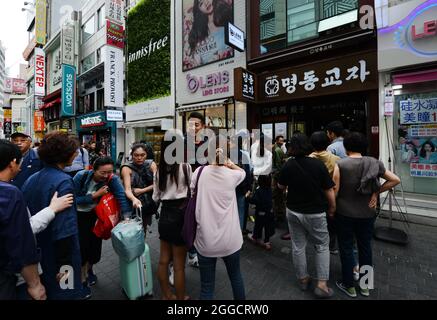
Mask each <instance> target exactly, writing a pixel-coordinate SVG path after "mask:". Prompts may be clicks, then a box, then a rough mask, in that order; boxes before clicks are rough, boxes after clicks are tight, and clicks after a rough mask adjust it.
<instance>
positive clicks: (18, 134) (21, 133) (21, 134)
mask: <svg viewBox="0 0 437 320" xmlns="http://www.w3.org/2000/svg"><path fill="white" fill-rule="evenodd" d="M17 137H25V138H29V139H30V140H32V137H31V136H29V135H28V134H25V133H23V132H14V133H13V134H12V135H11V139H15V138H17Z"/></svg>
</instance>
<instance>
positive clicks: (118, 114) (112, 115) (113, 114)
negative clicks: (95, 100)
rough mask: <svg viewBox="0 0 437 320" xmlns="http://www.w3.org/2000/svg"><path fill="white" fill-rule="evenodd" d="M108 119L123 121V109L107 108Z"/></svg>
mask: <svg viewBox="0 0 437 320" xmlns="http://www.w3.org/2000/svg"><path fill="white" fill-rule="evenodd" d="M106 121H123V111H122V110H106Z"/></svg>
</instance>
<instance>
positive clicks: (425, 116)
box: [399, 98, 437, 125]
mask: <svg viewBox="0 0 437 320" xmlns="http://www.w3.org/2000/svg"><path fill="white" fill-rule="evenodd" d="M399 108H400V117H401V124H405V125H414V124H419V123H423V124H433V123H437V98H433V99H417V100H403V101H401V102H400V106H399Z"/></svg>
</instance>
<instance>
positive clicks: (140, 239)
mask: <svg viewBox="0 0 437 320" xmlns="http://www.w3.org/2000/svg"><path fill="white" fill-rule="evenodd" d="M134 210H135V211H134V216H133V217H132V219H128V220H124V221H122V222H120V223H119V224H117V225H116V226H115V227H114V229H112V232H111V242H112V247H113V248H114V251H115V252H116V253H117V255H118V256H119V257H120V258H122V259H123V260H124V261H126V262H131V261H133V260H135V259H136V258H138V257H139V256H141V255H142V254H143V252H144V250H145V241H144V236H145V235H144V229H143V224H142V219H141V217H140V214H139V213H138V212H139V210H140V209H139V208H136V209H134Z"/></svg>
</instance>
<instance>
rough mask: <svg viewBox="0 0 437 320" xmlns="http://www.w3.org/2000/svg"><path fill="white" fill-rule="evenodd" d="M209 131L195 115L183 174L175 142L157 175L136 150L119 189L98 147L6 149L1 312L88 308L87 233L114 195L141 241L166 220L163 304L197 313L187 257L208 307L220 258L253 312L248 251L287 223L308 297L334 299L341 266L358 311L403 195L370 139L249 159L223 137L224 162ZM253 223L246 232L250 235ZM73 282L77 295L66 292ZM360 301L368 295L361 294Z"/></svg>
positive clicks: (57, 141)
mask: <svg viewBox="0 0 437 320" xmlns="http://www.w3.org/2000/svg"><path fill="white" fill-rule="evenodd" d="M203 129H205V118H204V116H203V115H202V114H200V113H196V112H193V113H191V115H190V117H189V119H188V128H187V133H186V135H185V136H184V137H181V139H182V140H183V141H187V140H188V137H190V138H193V141H194V144H195V147H194V148H193V149H192V150H191V149H190V148H187V147H186V148H184V150H185V154H184V161H183V162H181V163H171V162H170V161H168V159H166V157H165V156H163V155H164V154H166V153H167V152H170V153H171V152H172V151H171V150H172V149H171V148H172V146H171V144H172V142H171V141H165V140H163V141H162V145H161V157H160V159H159V162H158V163H155V161H154V160H153V159H150V158H151V155H150V149H149V148H148V147H147V145H145V144H144V143H136V144H134V145H133V146H132V150H131V159H132V160H131V161H129V162H128V163H125V164H124V165H122V166H121V168H120V174H119V175H117V174H115V171H116V170H115V168H114V162H113V160H112V159H111V158H110V157H106V156H102V155H101V154H99V152H98V151H96V148H95V142H91V143H90V147H87V148H84V147H83V146H80V143H79V141H78V139H77V138H76V137H74V136H71V135H68V134H66V133H62V132H57V131H56V132H51V133H49V134H47V135H46V136H45V137H44V139H43V140H42V141H41V142H40V144H39V146H38V147H37V148H32V147H31V145H32V141H31V138H30V137H29V136H27V135H25V134H22V133H16V134H14V135H12V137H11V141H7V140H1V141H0V155H1V157H0V299H35V300H43V299H88V298H90V297H91V289H90V287H91V286H93V285H95V284H96V283H97V281H98V278H97V275H96V274H95V272H94V270H93V266H94V265H95V264H97V263H98V262H99V261H100V259H101V251H102V239H101V238H99V237H97V236H96V234H94V232H93V227H94V225H95V224H96V221H97V219H98V218H97V216H96V213H95V208H96V206H97V204H98V202H99V199H100V198H101V197H102V196H104V195H106V194H108V193H109V192H110V193H112V194H113V195H114V197H115V198H116V199H117V201H118V204H119V206H120V211H121V220H123V219H124V220H126V219H129V218H130V217H131V216H132V213H133V211H135V210H139V211H140V212H141V217H142V221H143V227H144V229H145V230H147V228H149V227H150V225H151V224H152V221H153V219H152V217H153V216H154V215H156V216H157V217H158V215H159V220H158V232H159V239H160V256H159V266H158V272H157V278H158V280H159V284H160V289H161V295H162V299H165V300H175V299H177V300H186V299H190V297H189V296H187V295H186V292H185V266H186V261H187V257H188V264H189V265H191V266H193V267H198V268H199V271H200V299H213V298H214V288H215V270H216V263H217V259H218V258H220V259H223V261H224V263H225V265H226V270H227V273H228V276H229V280H230V282H231V286H232V292H233V297H234V299H237V300H244V299H246V293H245V286H244V280H243V279H244V277H243V274H242V273H241V269H240V253H241V250H242V245H243V241H244V237H245V236H246V237H247V240H248V241H249V242H251V243H253V244H255V245H257V246H259V247H260V248H263V249H265V250H272V243H271V241H270V239H271V237H272V236H273V235H274V234H275V229H276V228H277V225H278V223H280V222H284V223H286V225H287V228H288V230H287V232H286V233H285V234H283V235H282V236H281V238H282V239H283V240H291V247H292V263H293V265H294V270H295V272H296V278H297V280H296V284H297V285H298V286H299V287H300V288H301V290H303V291H306V290H309V288H310V287H311V288H313V292H314V294H315V296H316V297H317V298H330V297H332V296H333V294H334V291H333V289H332V288H330V287H329V286H328V281H329V276H330V260H331V255H335V254H338V253H339V254H340V260H341V264H342V278H341V279H339V280H338V281H337V282H336V286H337V287H338V289H339V290H341V291H342V292H344V293H345V294H347V295H348V296H350V297H356V296H357V291H356V287H355V285H356V284H355V281H357V280H359V278H360V276H361V274H360V272H359V270H360V267H361V266H370V267H371V266H373V262H372V245H371V239H372V232H373V226H374V223H375V218H376V206H377V202H378V196H379V194H380V193H383V192H386V191H388V190H390V189H392V188H394V187H395V186H396V185H397V184H398V183H400V180H399V178H398V177H397V176H396V175H394V174H393V173H392V172H390V171H388V170H387V169H385V167H384V165H383V163H382V162H381V161H378V160H377V159H374V158H372V157H367V156H365V154H366V150H367V140H366V137H365V136H364V135H363V134H361V133H358V132H346V131H345V130H344V128H343V125H342V123H341V122H339V121H335V122H333V123H330V124H328V125H327V130H326V131H319V132H315V133H313V134H312V135H311V137H307V136H306V135H304V134H302V133H300V132H295V133H294V134H293V136H292V137H291V139H290V141H289V142H288V143H285V141H284V137H282V136H278V137H275V143H274V145H272V143H271V142H270V141H268V139H265V138H266V137H263V135H261V137H260V139H257V140H256V141H255V142H254V143H253V144H252V145H250V144H248V143H245V142H244V141H247V138H250V137H247V134H245V133H240V134H236V135H235V136H233V137H225V138H224V139H225V141H227V146H226V148H223V146H222V145H220V142H221V141H223V137H220V136H217V137H216V138H214V139H205V137H204V136H203V135H202V131H203ZM242 141H243V143H242ZM249 141H250V139H249ZM204 144H208V149H207V150H208V152H209V154H207V153H205V154H204V156H205V158H208V159H210V160H211V159H212V160H211V161H210V162H209V163H207V164H204V161H202V160H203V159H199V158H198V157H196V153H197V151H198V150H199V148H200V147H201V146H203V145H204ZM211 150H213V152H215V154H211V153H210V152H211ZM232 150H236V151H237V152H236V153H235V154H236V155H237V157H236V161H235V163H234V162H232V161H231V158H232V157H230V155H229V154H230V153H229V152H227V151H230V152H232ZM152 158H153V155H152ZM232 159H233V158H232ZM233 160H234V159H233ZM381 178H382V179H383V180H384V183H383V184H381V183H380V179H381ZM194 194H195V195H196V197H197V200H196V211H195V218H196V219H195V220H196V223H197V229H196V235H195V240H194V244H193V246H191V247H188V246H187V244H186V242H185V240H184V238H183V236H182V229H183V226H184V212H185V209H186V207H187V203H188V201H189V199H190V198H191V197H192V196H193V195H194ZM251 208H253V212H254V214H253V215H252V213H251V211H252V210H251ZM249 217H252V219H253V220H254V226H253V231H252V232H249V231H248V230H247V221H248V220H249ZM145 234H147V232H145ZM145 241H147V239H145ZM308 243H311V244H312V245H313V246H314V248H315V264H316V268H315V270H316V274H315V277H314V281H313V278H312V277H311V276H310V275H309V273H308V270H307V257H306V247H307V245H308ZM65 266H71V267H72V268H71V269H68V270H65V269H64V267H65ZM70 272H73V273H74V277H73V279H74V284H70V285H71V286H68V288H67V289H66V288H65V285H64V284H65V279H69V275H70V274H69V273H70ZM312 282H314V283H313V285H312ZM172 286H173V287H174V291H173V289H172ZM359 292H360V294H361V295H363V296H369V294H370V291H369V289H368V288H365V287H362V286H360V287H359Z"/></svg>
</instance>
